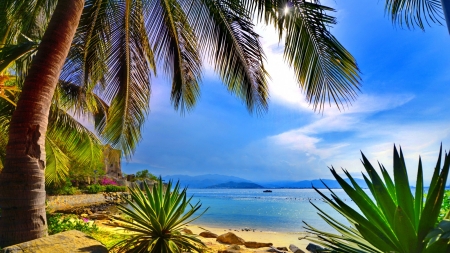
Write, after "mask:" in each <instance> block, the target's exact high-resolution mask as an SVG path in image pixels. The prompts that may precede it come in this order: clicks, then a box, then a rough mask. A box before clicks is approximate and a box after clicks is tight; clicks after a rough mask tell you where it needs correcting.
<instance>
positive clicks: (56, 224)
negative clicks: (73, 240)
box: [47, 214, 98, 235]
mask: <svg viewBox="0 0 450 253" xmlns="http://www.w3.org/2000/svg"><path fill="white" fill-rule="evenodd" d="M47 224H48V234H49V235H53V234H57V233H61V232H64V231H69V230H78V231H81V232H84V233H87V234H91V233H93V232H96V231H98V227H97V226H96V225H95V224H92V225H91V224H90V223H88V220H87V219H82V220H80V219H78V218H77V217H76V216H70V215H67V216H64V217H63V216H62V214H47Z"/></svg>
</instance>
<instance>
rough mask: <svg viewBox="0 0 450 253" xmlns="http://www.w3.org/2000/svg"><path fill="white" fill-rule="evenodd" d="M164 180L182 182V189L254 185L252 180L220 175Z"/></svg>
mask: <svg viewBox="0 0 450 253" xmlns="http://www.w3.org/2000/svg"><path fill="white" fill-rule="evenodd" d="M163 179H164V180H165V181H166V182H167V181H169V180H173V181H174V182H176V181H178V180H179V181H180V185H181V186H182V187H186V186H187V187H189V188H206V187H208V186H213V185H218V184H224V183H228V182H236V183H242V182H246V183H253V182H252V181H250V180H247V179H244V178H240V177H234V176H225V175H218V174H206V175H200V176H188V175H168V176H165V177H163Z"/></svg>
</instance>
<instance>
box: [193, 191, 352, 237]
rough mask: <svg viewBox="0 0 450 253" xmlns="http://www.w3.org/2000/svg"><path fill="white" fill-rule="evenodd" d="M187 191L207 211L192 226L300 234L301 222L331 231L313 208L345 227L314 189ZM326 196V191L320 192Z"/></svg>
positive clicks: (338, 216) (349, 202) (349, 203)
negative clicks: (266, 191)
mask: <svg viewBox="0 0 450 253" xmlns="http://www.w3.org/2000/svg"><path fill="white" fill-rule="evenodd" d="M271 190H272V192H271V193H264V192H263V189H189V190H188V195H190V196H193V200H192V203H196V202H197V201H200V202H201V203H202V209H201V210H204V209H205V208H206V207H209V210H208V211H207V212H206V213H205V214H204V215H203V216H201V217H200V218H199V219H198V220H196V221H194V222H193V224H198V225H208V226H210V227H221V228H227V229H228V228H229V229H239V230H240V229H243V228H245V227H247V228H251V229H256V230H258V231H261V230H263V231H275V232H301V231H305V229H304V228H303V226H304V224H303V222H302V221H305V222H307V223H308V224H310V225H313V226H314V227H316V228H319V229H322V230H328V231H330V230H331V228H330V227H329V226H328V225H327V224H326V222H325V221H323V220H322V219H321V218H320V217H319V215H318V214H317V210H316V209H315V208H314V206H313V205H311V203H310V202H309V201H311V202H312V203H313V204H314V205H316V206H317V207H319V208H321V209H322V210H324V211H325V212H326V213H327V214H330V215H332V216H333V217H334V218H335V219H337V220H338V221H340V222H343V223H345V224H348V223H347V222H346V220H345V219H343V218H342V216H340V215H339V214H338V213H337V212H336V211H335V210H334V209H333V208H332V207H330V206H329V205H328V204H326V203H324V201H323V200H322V198H321V196H320V195H319V194H318V193H317V192H315V191H314V189H271ZM321 191H322V192H324V193H326V195H327V196H329V195H330V194H329V192H328V190H321ZM333 191H334V192H335V193H336V194H337V195H338V196H339V197H340V198H342V199H343V200H345V201H346V203H347V204H348V205H350V206H352V207H356V205H355V204H354V203H353V202H352V201H351V200H350V199H349V198H348V197H347V195H346V194H345V193H344V191H343V190H342V189H334V190H333Z"/></svg>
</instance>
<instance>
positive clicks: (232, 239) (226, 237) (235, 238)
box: [216, 232, 245, 245]
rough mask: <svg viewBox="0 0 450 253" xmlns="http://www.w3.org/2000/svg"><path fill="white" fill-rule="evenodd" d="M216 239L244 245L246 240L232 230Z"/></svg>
mask: <svg viewBox="0 0 450 253" xmlns="http://www.w3.org/2000/svg"><path fill="white" fill-rule="evenodd" d="M216 241H218V242H221V243H226V244H236V245H244V244H245V240H244V239H242V238H240V237H239V236H237V235H235V234H234V233H232V232H228V233H226V234H223V235H219V236H218V237H217V239H216Z"/></svg>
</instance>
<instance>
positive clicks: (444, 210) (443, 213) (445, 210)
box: [438, 190, 450, 222]
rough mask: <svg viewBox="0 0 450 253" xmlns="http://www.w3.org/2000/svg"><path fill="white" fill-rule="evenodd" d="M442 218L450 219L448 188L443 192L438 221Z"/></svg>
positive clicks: (449, 192)
mask: <svg viewBox="0 0 450 253" xmlns="http://www.w3.org/2000/svg"><path fill="white" fill-rule="evenodd" d="M443 219H447V220H450V190H446V191H445V192H444V198H443V200H442V206H441V210H440V211H439V217H438V222H441V221H442V220H443Z"/></svg>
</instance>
